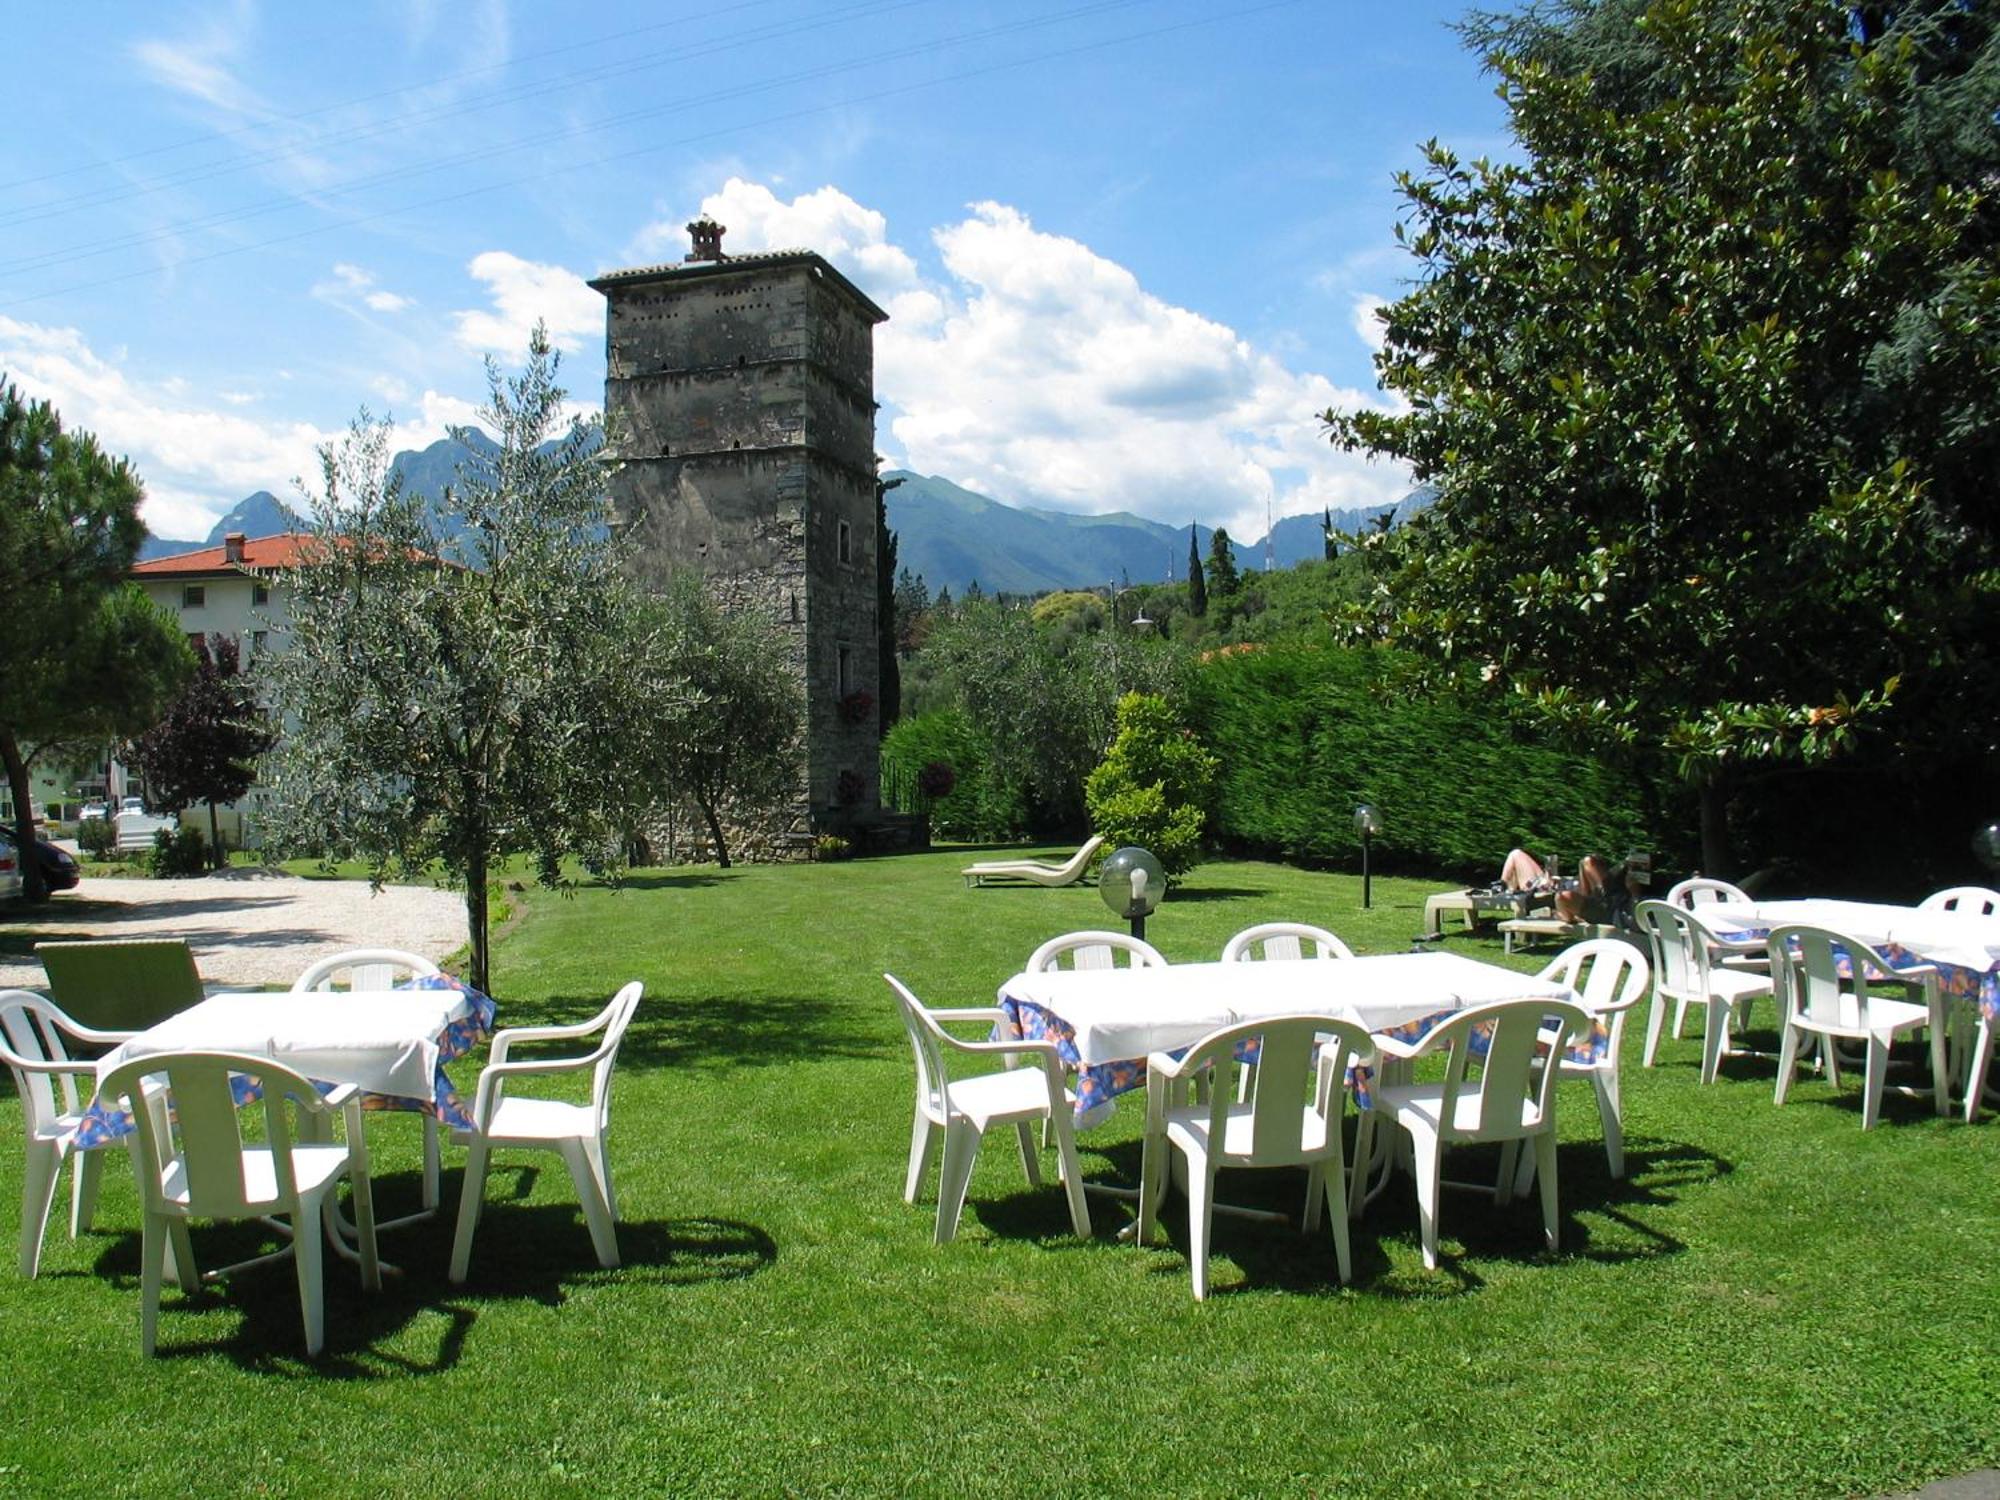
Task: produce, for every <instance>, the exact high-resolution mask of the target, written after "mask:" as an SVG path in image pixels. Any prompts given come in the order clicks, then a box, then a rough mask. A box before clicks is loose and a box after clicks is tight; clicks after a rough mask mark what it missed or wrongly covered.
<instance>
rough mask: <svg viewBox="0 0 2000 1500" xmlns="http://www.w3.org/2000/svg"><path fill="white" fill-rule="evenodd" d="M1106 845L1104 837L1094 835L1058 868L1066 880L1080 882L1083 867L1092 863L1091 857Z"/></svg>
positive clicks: (1099, 834)
mask: <svg viewBox="0 0 2000 1500" xmlns="http://www.w3.org/2000/svg"><path fill="white" fill-rule="evenodd" d="M1103 845H1104V835H1103V834H1101V833H1093V834H1092V835H1091V836H1090V837H1089V838H1087V839H1085V840H1084V842H1083V847H1082V848H1081V849H1079V850H1077V851H1076V853H1074V854H1072V855H1071V856H1070V857H1069V858H1068V859H1066V860H1064V861H1063V862H1062V864H1061V865H1059V866H1058V867H1057V868H1058V869H1059V870H1060V871H1061V872H1062V874H1063V875H1064V877H1065V878H1067V879H1069V880H1079V879H1081V878H1082V877H1083V867H1084V866H1085V865H1087V864H1089V863H1090V857H1091V856H1092V855H1093V854H1095V853H1096V852H1097V851H1098V850H1099V849H1100V848H1102V847H1103Z"/></svg>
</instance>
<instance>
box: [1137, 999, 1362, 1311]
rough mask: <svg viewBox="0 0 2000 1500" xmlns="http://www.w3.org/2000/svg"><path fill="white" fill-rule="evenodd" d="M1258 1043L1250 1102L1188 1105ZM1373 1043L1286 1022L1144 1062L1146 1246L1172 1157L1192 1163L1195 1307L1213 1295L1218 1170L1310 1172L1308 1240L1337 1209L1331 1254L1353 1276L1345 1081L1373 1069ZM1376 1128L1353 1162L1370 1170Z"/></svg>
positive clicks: (1257, 1024) (1353, 1034) (1224, 1095)
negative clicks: (1206, 1079)
mask: <svg viewBox="0 0 2000 1500" xmlns="http://www.w3.org/2000/svg"><path fill="white" fill-rule="evenodd" d="M1251 1038H1261V1045H1260V1047H1259V1049H1258V1058H1257V1069H1256V1077H1255V1083H1254V1086H1253V1087H1252V1089H1251V1091H1250V1097H1249V1098H1248V1099H1247V1100H1243V1101H1241V1102H1235V1101H1232V1100H1230V1099H1229V1097H1228V1093H1229V1091H1228V1090H1227V1089H1213V1090H1211V1091H1210V1093H1209V1098H1208V1100H1207V1102H1206V1103H1196V1104H1189V1103H1188V1102H1187V1096H1188V1087H1187V1085H1188V1083H1189V1081H1190V1080H1192V1079H1193V1078H1194V1077H1195V1076H1196V1075H1198V1074H1200V1073H1201V1072H1202V1070H1203V1069H1206V1068H1227V1067H1228V1066H1229V1063H1230V1060H1231V1059H1232V1058H1233V1057H1234V1056H1235V1053H1236V1047H1237V1045H1238V1043H1240V1042H1244V1041H1247V1040H1249V1039H1251ZM1374 1060H1375V1044H1374V1042H1373V1041H1371V1040H1370V1038H1369V1036H1368V1033H1367V1032H1365V1031H1363V1030H1362V1029H1361V1028H1360V1027H1359V1026H1356V1025H1355V1024H1354V1023H1353V1022H1351V1021H1344V1020H1342V1019H1340V1018H1339V1017H1337V1016H1326V1015H1300V1016H1279V1017H1273V1018H1271V1019H1267V1020H1262V1021H1246V1022H1243V1023H1241V1024H1239V1025H1235V1026H1226V1027H1224V1028H1222V1029H1221V1030H1219V1031H1211V1032H1210V1033H1209V1034H1208V1035H1207V1036H1205V1037H1203V1038H1202V1039H1201V1040H1200V1041H1198V1042H1196V1043H1195V1044H1194V1045H1193V1046H1192V1047H1191V1048H1189V1049H1188V1050H1187V1051H1186V1052H1185V1053H1183V1054H1182V1055H1181V1056H1180V1057H1179V1058H1178V1059H1176V1058H1175V1057H1173V1056H1172V1055H1170V1054H1169V1053H1165V1052H1155V1053H1154V1054H1153V1055H1152V1056H1151V1057H1150V1058H1148V1059H1147V1060H1146V1136H1145V1154H1144V1157H1143V1166H1142V1169H1141V1173H1140V1196H1139V1227H1138V1231H1137V1233H1138V1239H1139V1243H1140V1244H1142V1245H1143V1244H1145V1243H1146V1241H1147V1240H1148V1239H1149V1238H1150V1236H1151V1234H1152V1227H1153V1221H1154V1218H1155V1216H1156V1215H1157V1213H1158V1210H1159V1204H1160V1199H1161V1198H1162V1196H1164V1194H1165V1192H1166V1179H1167V1156H1168V1154H1169V1150H1170V1149H1171V1150H1173V1151H1178V1152H1180V1154H1181V1155H1182V1156H1184V1157H1186V1158H1187V1195H1188V1272H1189V1274H1190V1276H1191V1277H1192V1278H1193V1281H1194V1295H1195V1300H1196V1301H1197V1302H1199V1301H1201V1300H1203V1299H1204V1298H1206V1297H1207V1296H1208V1246H1209V1229H1210V1224H1211V1222H1212V1220H1213V1218H1214V1214H1215V1174H1216V1171H1217V1169H1219V1168H1221V1167H1299V1166H1302V1167H1305V1168H1306V1169H1307V1172H1306V1201H1305V1211H1304V1213H1303V1215H1302V1216H1301V1218H1300V1221H1299V1228H1300V1231H1301V1232H1302V1233H1306V1234H1310V1233H1312V1231H1313V1229H1314V1227H1315V1226H1316V1225H1317V1224H1318V1223H1319V1215H1320V1209H1321V1207H1322V1205H1323V1203H1324V1202H1325V1201H1326V1200H1328V1199H1331V1201H1332V1203H1333V1211H1332V1213H1331V1214H1330V1215H1329V1217H1330V1218H1331V1219H1332V1220H1333V1248H1334V1254H1335V1255H1336V1257H1337V1258H1338V1261H1339V1267H1340V1279H1341V1280H1342V1281H1343V1282H1344V1281H1346V1280H1348V1279H1349V1278H1350V1277H1351V1276H1352V1275H1353V1260H1352V1255H1351V1252H1350V1250H1349V1245H1348V1232H1347V1177H1346V1168H1345V1166H1344V1164H1343V1161H1342V1150H1343V1143H1342V1139H1341V1120H1342V1116H1343V1114H1344V1112H1345V1109H1346V1100H1347V1089H1346V1086H1345V1083H1344V1080H1345V1078H1346V1076H1347V1068H1348V1065H1349V1064H1350V1063H1361V1064H1364V1065H1368V1064H1372V1063H1373V1062H1374ZM1371 1125H1372V1117H1371V1116H1369V1115H1365V1114H1364V1115H1363V1116H1362V1117H1361V1124H1360V1127H1359V1131H1358V1135H1357V1142H1356V1146H1355V1160H1356V1161H1360V1162H1365V1161H1367V1159H1368V1152H1369V1140H1370V1127H1371Z"/></svg>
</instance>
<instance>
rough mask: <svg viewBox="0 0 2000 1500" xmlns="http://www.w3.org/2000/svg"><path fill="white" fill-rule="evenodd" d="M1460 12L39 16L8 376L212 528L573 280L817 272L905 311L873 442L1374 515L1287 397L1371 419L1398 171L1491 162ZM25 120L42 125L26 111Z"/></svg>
mask: <svg viewBox="0 0 2000 1500" xmlns="http://www.w3.org/2000/svg"><path fill="white" fill-rule="evenodd" d="M1463 8H1464V7H1463V6H1461V5H1458V4H1449V5H1437V4H1430V3H1421V0H1419V3H1407V4H1397V5H1374V4H1362V3H1356V0H1278V3H1272V0H1021V3H1013V0H994V3H989V4H975V3H966V0H715V3H710V4H706V5H700V6H695V5H688V4H681V3H674V4H665V5H650V6H649V5H638V4H629V5H628V4H619V3H600V4H597V5H594V6H590V7H572V6H565V7H555V6H549V5H539V6H536V5H529V4H525V3H518V0H517V3H513V4H509V3H506V0H486V3H467V4H460V5H452V6H447V5H444V4H442V3H438V0H398V3H394V4H381V5H376V4H371V3H367V0H357V3H352V4H349V5H346V6H343V7H338V8H333V9H329V8H324V7H321V8H314V9H307V8H304V7H297V6H290V5H285V6H281V5H277V4H258V3H255V0H235V3H228V0H223V3H195V4H184V5H172V6H161V5H158V4H136V3H109V0H107V3H92V4H88V5H72V6H57V5H34V6H24V7H19V8H17V9H16V11H15V13H14V14H13V15H11V16H10V19H9V23H8V29H9V46H8V47H7V48H6V49H5V51H4V54H0V92H3V93H4V94H5V96H6V97H7V98H8V99H9V100H10V109H9V115H10V119H11V120H12V121H13V122H14V123H15V124H16V126H17V128H15V129H11V130H9V131H7V132H5V133H4V135H0V372H4V373H5V374H7V375H8V376H10V377H11V378H12V379H14V380H15V381H16V382H18V383H19V384H20V385H22V386H23V387H24V388H25V389H26V390H28V391H29V392H30V393H32V394H34V395H37V396H44V397H47V398H49V399H51V400H53V401H55V402H56V404H57V406H58V407H59V408H60V410H61V411H62V413H63V416H64V418H65V420H66V421H68V422H69V423H70V424H71V425H73V426H76V427H82V428H86V429H89V430H92V431H94V432H96V433H97V434H98V436H99V438H100V439H101V440H102V441H103V442H104V443H105V444H106V445H107V446H108V447H109V448H111V449H112V450H113V451H115V452H120V453H126V454H129V455H130V456H131V457H132V458H133V460H134V462H135V463H136V464H137V466H138V468H139V471H140V473H141V475H142V476H143V477H144V479H145V480H146V483H147V490H148V499H147V512H146V514H147V519H148V522H149V524H150V525H151V527H152V529H153V530H154V531H155V532H156V533H157V534H160V535H165V536H183V537H185V536H199V535H205V534H206V532H207V530H208V527H209V526H210V525H211V524H212V523H213V521H214V520H215V519H216V518H217V517H218V516H220V515H221V514H222V513H223V512H224V511H225V510H227V509H228V508H229V506H231V505H232V504H234V503H235V502H236V501H237V500H239V499H241V498H242V497H243V496H244V495H246V494H248V493H249V492H251V491H252V490H255V489H260V488H262V489H270V490H272V491H274V492H276V493H278V494H279V495H280V496H285V497H289V496H291V495H292V494H294V493H295V491H294V488H293V483H292V481H293V480H294V478H295V477H297V476H300V475H306V474H309V473H310V472H311V471H312V469H313V465H314V457H313V453H314V448H315V446H316V445H317V444H319V443H322V442H324V441H326V440H328V439H329V438H331V437H333V436H334V435H336V434H337V433H338V432H339V431H340V430H341V428H342V427H343V426H344V425H345V424H346V423H347V422H348V421H349V420H350V419H351V418H352V417H353V416H354V415H355V413H356V411H357V410H358V409H359V408H360V407H362V406H363V405H366V406H367V407H368V408H370V409H371V410H372V411H374V412H375V413H376V414H378V415H387V416H389V417H391V418H392V419H394V420H395V422H396V423H397V424H398V428H399V431H398V434H397V442H398V446H409V447H414V446H420V445H422V444H423V443H426V442H429V441H431V440H433V439H434V438H436V437H438V436H441V435H442V434H443V431H444V427H445V424H446V423H448V422H452V421H463V420H467V419H469V418H470V416H471V414H472V412H473V409H474V408H475V407H476V405H477V404H478V401H479V399H480V397H481V396H482V394H483V391H484V375H483V373H482V368H481V360H482V358H483V357H484V356H486V355H488V354H491V355H493V356H495V357H496V358H498V359H500V360H501V361H502V363H503V364H506V363H508V362H510V361H518V359H519V358H520V355H521V352H522V350H523V349H524V348H525V345H526V339H527V329H528V328H529V326H530V325H531V324H532V323H533V322H534V320H535V319H536V318H538V317H539V318H542V319H544V320H545V321H546V322H547V323H548V325H549V328H550V330H551V333H552V334H553V336H554V337H555V339H556V341H557V343H558V345H559V347H561V348H562V349H563V350H564V353H565V361H566V362H565V366H564V373H565V381H566V384H567V385H568V386H569V388H570V390H571V391H572V392H573V393H574V395H575V398H576V400H577V401H578V403H579V405H580V406H582V407H584V408H587V409H594V408H595V407H596V406H597V405H598V404H599V403H600V402H601V400H602V396H603V377H604V365H603V328H604V322H603V303H602V300H601V299H600V298H599V297H598V296H597V295H596V294H595V293H593V292H591V291H590V290H589V289H588V288H587V287H585V286H584V285H583V279H584V278H586V277H589V276H592V275H594V274H596V273H598V272H601V271H604V270H608V269H612V268H615V267H620V266H630V265H644V264H650V263H654V262H657V261H663V260H678V259H679V258H680V256H681V255H682V254H683V253H684V251H685V249H686V236H685V234H684V232H683V229H682V226H683V225H684V224H685V223H686V222H687V220H688V219H690V218H692V217H693V216H694V215H695V214H696V213H697V212H699V211H702V210H704V209H706V210H707V211H709V212H711V213H713V214H714V215H715V216H716V217H717V218H719V219H720V220H721V221H722V222H723V223H724V224H726V225H727V226H728V227H729V234H728V238H727V239H726V241H725V246H724V247H725V249H733V250H737V251H746V250H753V249H769V248H789V247H794V246H803V247H805V248H810V249H815V250H818V251H820V252H821V253H822V254H824V255H826V256H827V257H828V258H829V259H831V260H832V261H834V262H835V264H837V265H839V266H840V267H841V268H842V269H843V270H844V271H846V272H847V273H848V274H849V275H850V276H851V277H853V278H854V280H856V281H857V282H858V283H860V285H861V286H862V287H863V288H864V289H865V290H867V291H868V292H869V293H870V294H871V295H872V296H874V297H875V298H876V300H877V301H879V302H880V303H881V304H882V305H883V306H884V307H886V308H887V309H888V310H889V311H890V312H891V314H892V318H891V321H890V322H889V323H888V324H885V325H884V326H883V327H882V328H881V329H880V330H878V332H877V335H876V356H877V377H876V385H877V392H876V393H877V396H878V398H879V399H880V400H881V402H882V411H881V414H880V417H879V419H878V426H877V434H876V444H877V448H878V450H879V451H880V452H881V453H882V455H883V456H884V458H885V459H886V460H888V462H889V463H891V464H892V465H897V466H908V467H911V468H915V469H918V470H921V471H922V472H925V473H936V474H942V475H944V476H945V477H947V478H949V479H952V480H954V481H956V482H958V483H961V484H965V485H968V486H970V487H972V488H975V489H979V490H983V491H985V492H987V493H989V494H992V495H994V496H996V497H997V498H1000V499H1003V500H1006V501H1009V502H1010V503H1015V504H1032V505H1041V506H1046V507H1050V508H1054V509H1062V510H1074V511H1084V512H1095V511H1108V510H1131V511H1135V512H1137V513H1139V514H1142V515H1147V516H1150V517H1152V518H1154V519H1158V520H1162V521H1167V522H1170V523H1176V524H1178V523H1184V522H1186V521H1189V520H1193V519H1199V520H1201V521H1202V522H1204V523H1206V524H1218V523H1220V524H1226V525H1228V526H1229V527H1230V529H1231V530H1232V531H1233V532H1234V533H1236V534H1237V535H1238V536H1243V537H1254V536H1257V535H1260V534H1261V533H1262V531H1263V529H1264V526H1263V521H1264V515H1265V513H1266V507H1267V505H1268V506H1270V507H1272V508H1273V509H1274V511H1275V513H1276V514H1278V515H1285V514H1291V513H1295V512H1300V511H1309V510H1310V511H1317V510H1318V509H1319V508H1320V507H1321V506H1322V505H1323V504H1330V505H1333V506H1336V507H1338V506H1342V505H1355V504H1363V503H1372V502H1376V501H1381V500H1390V499H1394V498H1396V497H1397V496H1399V495H1400V494H1401V493H1402V491H1403V490H1404V489H1405V488H1406V487H1407V478H1406V476H1404V475H1403V474H1401V473H1399V472H1397V471H1396V470H1394V469H1393V468H1392V467H1389V466H1384V465H1375V464H1371V463H1368V462H1365V461H1363V460H1361V459H1359V458H1356V457H1353V456H1348V455H1341V454H1337V453H1334V452H1333V451H1332V450H1331V449H1330V448H1328V447H1327V445H1326V443H1325V441H1324V439H1323V438H1322V437H1321V435H1320V430H1319V424H1318V423H1317V421H1316V420H1315V416H1316V413H1317V412H1318V411H1320V410H1322V409H1324V408H1325V407H1326V406H1328V405H1342V406H1347V405H1353V404H1355V403H1358V402H1365V401H1376V402H1379V401H1382V400H1383V399H1384V398H1383V397H1382V395H1381V394H1380V393H1379V392H1378V391H1377V390H1376V387H1375V382H1374V376H1373V371H1372V367H1371V365H1370V354H1371V349H1370V346H1369V343H1368V340H1367V337H1366V334H1365V330H1366V328H1367V326H1368V321H1367V319H1366V316H1365V313H1366V310H1367V309H1368V308H1369V307H1370V306H1372V305H1374V304H1375V302H1377V301H1379V300H1380V299H1384V298H1393V297H1394V296H1395V295H1397V292H1398V288H1399V286H1400V284H1401V283H1402V281H1403V279H1404V278H1405V277H1407V276H1408V275H1409V273H1410V265H1409V262H1408V260H1407V258H1406V257H1405V256H1404V255H1403V254H1402V253H1401V252H1400V251H1398V250H1397V248H1396V246H1395V242H1394V239H1393V235H1392V228H1393V224H1394V222H1395V218H1396V215H1397V200H1396V196H1395V193H1394V190H1393V184H1392V176H1393V174H1394V172H1395V171H1396V170H1397V169H1399V168H1406V167H1411V166H1414V165H1415V164H1416V162H1417V148H1418V144H1419V143H1420V142H1421V141H1423V140H1424V139H1426V138H1428V137H1432V136H1435V137H1437V138H1439V139H1441V140H1443V141H1445V142H1447V143H1448V144H1450V145H1451V146H1453V147H1454V148H1456V149H1458V150H1459V151H1460V152H1461V153H1462V154H1466V155H1472V154H1477V153H1480V152H1487V153H1494V154H1497V153H1500V152H1502V151H1504V150H1505V147H1506V139H1505V135H1504V130H1503V122H1502V116H1501V111H1500V107H1499V105H1498V103H1497V101H1496V100H1495V99H1494V97H1493V92H1492V85H1491V81H1490V79H1488V78H1487V77H1485V76H1484V75H1483V74H1482V73H1481V72H1480V71H1479V69H1478V67H1477V65H1476V62H1475V60H1474V59H1472V58H1471V57H1469V56H1468V55H1467V54H1466V53H1465V51H1464V49H1463V48H1462V47H1461V46H1460V44H1459V42H1458V40H1457V38H1456V36H1455V35H1454V34H1453V33H1452V32H1451V30H1450V29H1449V26H1450V22H1451V21H1452V20H1453V19H1455V18H1456V17H1457V16H1458V15H1459V14H1460V13H1461V12H1462V10H1463ZM22 122H26V123H27V125H28V128H25V129H23V128H18V127H19V126H20V124H21V123H22Z"/></svg>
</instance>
